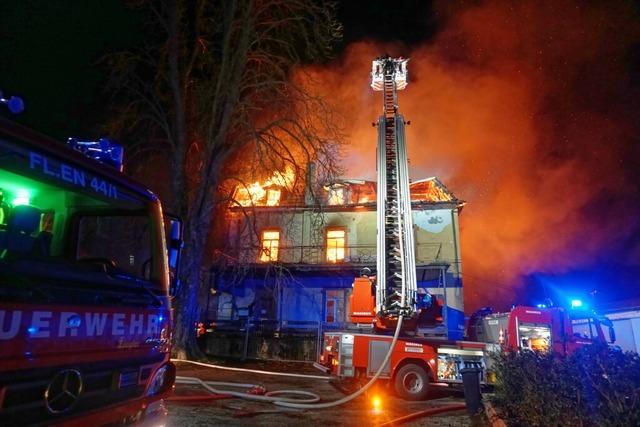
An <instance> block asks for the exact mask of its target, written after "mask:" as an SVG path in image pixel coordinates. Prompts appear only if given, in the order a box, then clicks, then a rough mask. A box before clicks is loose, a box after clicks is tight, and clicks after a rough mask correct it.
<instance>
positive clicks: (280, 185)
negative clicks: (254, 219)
mask: <svg viewBox="0 0 640 427" xmlns="http://www.w3.org/2000/svg"><path fill="white" fill-rule="evenodd" d="M294 181H295V173H294V171H293V169H290V168H288V169H286V170H285V171H284V172H279V171H276V172H274V173H273V174H272V176H271V177H270V178H268V179H266V180H264V181H256V182H254V183H251V184H248V185H244V184H239V185H238V186H237V187H236V189H235V192H234V196H233V198H234V201H235V204H236V205H240V206H245V207H246V206H281V205H285V204H287V205H295V204H299V203H296V200H297V199H296V197H285V194H290V193H291V192H292V189H293V185H294ZM409 188H410V190H411V201H413V202H422V203H443V202H445V203H446V202H451V203H459V202H460V201H459V200H458V199H457V198H456V196H455V195H454V194H453V193H452V192H451V191H449V190H448V189H447V187H445V185H444V184H443V183H442V182H441V181H440V180H439V179H438V178H436V177H431V178H425V179H421V180H418V181H414V182H412V183H411V184H410V185H409ZM322 190H324V197H323V202H324V203H325V204H327V205H329V206H344V205H347V206H348V205H364V204H371V205H373V204H375V203H376V182H375V181H366V180H357V179H342V180H339V181H335V182H332V183H330V184H326V185H324V186H323V187H322ZM284 200H286V202H284V203H283V201H284ZM300 202H301V201H300Z"/></svg>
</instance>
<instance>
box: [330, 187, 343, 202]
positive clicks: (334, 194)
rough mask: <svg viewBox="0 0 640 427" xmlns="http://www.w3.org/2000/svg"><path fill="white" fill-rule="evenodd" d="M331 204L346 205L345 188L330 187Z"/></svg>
mask: <svg viewBox="0 0 640 427" xmlns="http://www.w3.org/2000/svg"><path fill="white" fill-rule="evenodd" d="M327 202H328V204H329V205H331V206H334V205H344V202H345V200H344V188H343V187H339V188H330V189H329V198H328V199H327Z"/></svg>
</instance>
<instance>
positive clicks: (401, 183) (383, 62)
mask: <svg viewBox="0 0 640 427" xmlns="http://www.w3.org/2000/svg"><path fill="white" fill-rule="evenodd" d="M407 61H408V60H407V59H402V58H400V59H393V58H388V57H383V58H379V59H377V60H375V61H373V67H372V71H371V86H372V88H373V89H374V90H379V91H382V92H383V115H382V116H380V118H379V120H378V152H377V162H378V164H377V175H378V176H377V179H378V189H377V238H378V241H377V272H376V277H367V276H363V277H360V278H356V279H355V281H354V283H353V289H352V294H351V297H350V310H351V313H350V314H351V321H352V322H353V328H352V329H350V330H346V331H339V332H326V333H325V334H324V341H323V343H324V344H323V347H322V350H321V355H320V364H316V366H317V367H318V368H320V369H322V370H323V371H325V372H330V373H331V374H333V375H336V376H338V377H340V378H342V379H351V380H355V381H358V382H360V381H362V380H365V379H367V378H371V377H373V376H374V375H375V374H376V373H377V372H378V371H379V370H380V371H381V375H380V377H379V378H385V379H388V380H390V381H391V382H392V384H393V387H394V389H395V391H396V393H397V394H398V395H399V396H400V397H403V398H405V399H407V400H421V399H423V398H425V397H426V395H427V392H428V389H429V383H432V382H439V383H448V384H457V383H461V382H462V370H463V369H465V368H475V369H477V370H478V371H479V372H480V373H481V381H483V382H487V381H488V382H491V380H492V375H491V366H490V363H491V361H490V360H491V359H490V357H488V355H489V354H490V353H491V352H494V351H499V350H500V349H501V348H512V349H522V348H528V349H551V350H553V351H559V352H562V353H565V354H566V353H568V352H571V351H573V350H575V348H577V347H579V346H581V345H585V344H590V343H592V342H594V340H597V341H602V342H606V341H605V338H604V334H603V331H602V326H601V325H602V324H606V325H608V326H609V327H610V336H611V338H612V340H613V339H615V338H614V337H615V336H614V334H613V329H612V328H611V323H610V322H608V319H606V318H598V317H593V316H591V315H589V314H587V315H586V316H583V319H582V320H578V319H576V320H572V319H570V317H569V316H567V312H566V311H565V310H563V309H561V308H533V307H515V308H514V309H512V310H511V311H510V312H508V313H501V314H490V311H488V310H484V311H483V312H480V313H477V314H476V315H475V316H472V318H471V322H470V328H469V331H468V332H469V333H468V334H467V335H468V338H469V340H468V341H460V340H457V338H458V337H459V336H460V335H462V334H461V333H458V332H461V331H459V328H460V325H459V324H460V323H461V322H459V319H458V317H456V316H450V315H448V314H449V313H452V312H455V311H459V312H461V311H462V306H461V300H457V299H455V298H447V296H448V289H447V286H446V283H445V284H443V288H441V289H439V290H438V291H439V292H441V294H442V296H443V298H438V296H436V295H430V294H429V293H428V292H426V293H425V292H418V289H417V281H416V275H415V272H416V265H415V254H414V253H415V248H414V246H415V245H414V242H413V225H412V216H411V202H410V194H409V174H408V161H407V154H406V144H405V137H404V125H405V121H404V118H403V117H402V116H401V115H400V114H398V104H397V91H398V90H400V89H404V88H405V87H406V86H407ZM421 291H423V290H421ZM454 304H455V306H453V305H454ZM449 305H451V306H449ZM399 322H401V330H400V331H401V332H404V336H400V337H399V338H398V340H397V342H396V344H395V346H394V348H393V349H391V345H392V342H393V337H391V336H390V335H389V333H390V332H392V331H393V329H394V328H395V327H396V326H397V325H398V323H399ZM421 322H424V323H425V324H428V325H434V324H435V325H437V326H438V323H440V325H439V326H441V327H435V328H434V327H431V328H423V327H421ZM442 323H445V324H444V325H442ZM578 324H579V325H581V326H580V328H582V329H580V330H579V331H578V332H576V333H574V327H577V326H578ZM584 325H587V329H586V330H585V329H584ZM430 331H431V332H430ZM587 331H588V334H587V333H586V332H587ZM389 352H390V353H391V354H390V358H389V359H388V363H386V364H385V365H384V366H383V363H384V360H385V358H386V357H387V354H388V353H389Z"/></svg>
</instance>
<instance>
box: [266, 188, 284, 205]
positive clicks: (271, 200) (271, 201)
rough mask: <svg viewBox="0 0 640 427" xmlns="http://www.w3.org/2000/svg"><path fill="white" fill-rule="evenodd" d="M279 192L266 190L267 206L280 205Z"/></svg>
mask: <svg viewBox="0 0 640 427" xmlns="http://www.w3.org/2000/svg"><path fill="white" fill-rule="evenodd" d="M280 193H281V192H280V190H274V189H269V190H267V206H278V204H279V203H280Z"/></svg>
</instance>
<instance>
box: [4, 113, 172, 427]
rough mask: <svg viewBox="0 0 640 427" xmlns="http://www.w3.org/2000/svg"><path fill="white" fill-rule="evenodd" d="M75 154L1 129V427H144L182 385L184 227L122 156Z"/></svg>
mask: <svg viewBox="0 0 640 427" xmlns="http://www.w3.org/2000/svg"><path fill="white" fill-rule="evenodd" d="M67 145H70V146H65V144H64V143H61V142H59V141H56V140H53V139H51V138H48V137H46V136H43V135H41V134H39V133H37V132H35V131H33V130H30V129H27V128H25V127H22V126H20V125H17V124H16V123H14V122H12V121H9V120H6V119H3V118H0V426H9V425H78V426H80V425H82V426H87V425H91V426H99V425H105V424H123V423H133V422H139V421H141V420H144V419H147V420H148V419H150V418H153V417H156V416H161V415H162V414H163V412H164V407H163V405H162V399H163V398H164V397H165V396H167V394H168V393H169V392H170V391H171V389H172V386H173V382H174V378H175V367H174V365H173V364H172V363H171V362H170V360H169V358H170V345H171V311H170V300H169V294H168V289H169V286H170V283H169V281H170V268H169V267H170V266H169V265H168V258H171V259H173V260H176V259H177V251H179V246H180V245H179V233H177V232H176V231H177V230H179V222H178V221H177V220H169V219H167V220H163V213H162V209H161V206H160V202H159V200H158V198H157V197H156V196H155V195H153V194H152V193H151V192H150V191H149V190H147V189H145V188H144V187H142V186H141V185H140V184H138V183H136V182H134V181H133V180H131V179H129V178H127V177H126V176H125V175H124V174H123V173H121V171H120V170H119V169H120V168H121V160H122V151H121V147H119V146H118V145H115V144H112V143H110V142H109V141H108V140H100V141H97V142H91V141H79V140H70V141H69V142H68V144H67ZM96 159H98V160H99V161H98V160H96ZM165 227H166V229H167V230H166V231H167V233H171V234H170V235H171V236H173V239H172V242H173V245H172V246H171V247H170V248H168V249H169V253H167V252H168V251H167V245H166V244H165V242H166V240H165V234H166V233H165ZM173 267H175V265H174V266H173Z"/></svg>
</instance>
